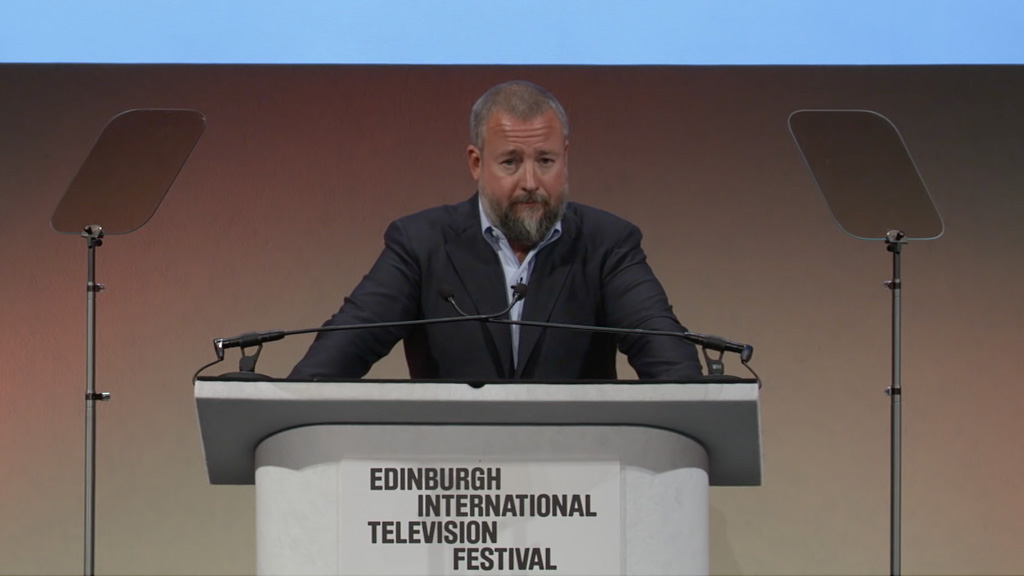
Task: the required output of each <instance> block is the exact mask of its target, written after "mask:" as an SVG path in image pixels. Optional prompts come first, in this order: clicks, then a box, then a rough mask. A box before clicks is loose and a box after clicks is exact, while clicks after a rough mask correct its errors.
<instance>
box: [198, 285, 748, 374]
mask: <svg viewBox="0 0 1024 576" xmlns="http://www.w3.org/2000/svg"><path fill="white" fill-rule="evenodd" d="M510 288H511V289H512V298H511V302H509V305H508V306H507V307H506V308H505V309H504V310H501V311H500V312H496V313H492V314H467V313H466V312H465V311H463V310H462V309H461V308H460V307H459V305H458V304H457V303H456V302H455V291H454V290H452V289H451V287H449V286H446V285H441V286H440V287H439V288H438V294H439V295H440V296H441V298H442V299H444V300H445V301H446V302H448V303H449V304H451V306H452V308H453V309H454V310H455V312H456V313H457V314H458V316H451V317H444V318H425V319H419V320H400V321H396V322H376V323H366V324H342V325H337V326H320V327H317V328H303V329H300V330H265V331H262V332H246V333H245V334H239V335H238V336H234V337H231V338H215V339H214V340H213V348H214V351H215V352H216V354H217V360H216V361H215V362H212V363H211V364H207V365H206V366H203V367H202V368H200V369H199V370H198V371H197V372H196V376H198V374H199V372H201V371H202V370H204V369H206V368H208V367H209V366H212V365H213V364H216V363H217V362H220V361H222V360H224V351H225V350H227V349H228V348H242V349H243V350H244V349H245V348H251V347H253V346H256V347H257V349H256V352H255V353H254V354H252V355H249V356H246V355H245V353H244V351H243V353H242V360H241V361H240V362H239V370H240V371H239V372H237V373H234V375H239V374H248V375H250V376H255V374H254V370H255V365H256V361H257V359H258V358H259V354H260V351H261V350H262V349H263V344H264V343H265V342H273V341H276V340H281V339H282V338H284V337H286V336H293V335H298V334H309V333H314V332H334V331H339V330H369V329H380V328H400V327H406V326H425V325H428V324H447V323H452V322H474V321H475V322H494V323H498V324H509V325H516V326H531V327H537V328H554V329H561V330H577V331H583V332H597V333H604V334H623V335H634V336H663V337H671V338H682V339H683V340H686V341H687V342H690V343H691V344H695V345H697V346H700V347H702V348H704V349H705V350H714V351H717V352H733V353H736V354H739V356H740V360H741V361H742V362H743V364H744V365H746V364H747V363H748V362H749V361H750V359H751V357H752V356H753V354H754V348H753V347H752V346H750V345H748V344H741V343H739V342H733V341H732V340H726V339H725V338H721V337H718V336H711V335H708V334H696V333H693V332H674V331H669V330H647V329H644V328H612V327H607V326H585V325H579V324H562V323H557V322H536V321H532V320H512V319H510V318H509V317H508V314H509V312H510V311H511V310H512V308H513V307H514V306H515V305H516V304H518V303H519V302H522V301H523V300H524V299H525V298H526V293H527V285H526V284H523V283H521V282H520V283H517V284H515V285H514V286H511V287H510ZM705 358H706V360H708V362H709V363H710V362H712V359H710V358H707V353H706V352H705ZM714 362H715V365H716V367H717V368H718V370H716V372H718V373H721V372H720V371H719V370H720V369H721V361H720V360H718V361H714ZM748 368H749V366H748ZM709 371H710V370H709ZM193 381H195V377H193Z"/></svg>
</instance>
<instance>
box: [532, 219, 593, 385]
mask: <svg viewBox="0 0 1024 576" xmlns="http://www.w3.org/2000/svg"><path fill="white" fill-rule="evenodd" d="M578 230H579V226H578V222H577V220H576V218H575V217H574V216H573V215H572V214H571V213H570V212H569V211H566V212H565V215H564V216H562V235H561V237H559V238H558V239H557V240H555V241H554V242H552V243H551V244H549V245H547V246H545V247H544V248H543V249H541V251H540V252H538V253H537V256H536V261H535V262H534V264H533V270H532V271H531V272H530V288H529V291H528V293H527V296H526V300H525V301H524V302H523V320H531V321H534V322H547V321H548V320H549V319H550V318H551V313H552V312H553V311H554V309H555V304H556V303H557V302H559V301H560V299H561V294H562V289H563V287H564V286H565V280H566V279H567V278H568V277H569V271H570V270H571V269H572V266H573V262H574V255H575V253H576V251H577V249H576V248H575V245H576V240H577V232H578ZM541 332H542V329H541V328H536V327H532V326H523V327H522V329H521V330H520V332H519V363H518V365H517V366H516V377H521V376H522V375H523V370H524V368H525V367H526V366H527V365H528V364H529V360H530V355H531V354H533V349H534V347H535V346H536V345H537V340H538V338H540V334H541Z"/></svg>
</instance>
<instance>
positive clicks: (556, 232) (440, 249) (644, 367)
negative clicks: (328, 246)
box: [289, 81, 700, 381]
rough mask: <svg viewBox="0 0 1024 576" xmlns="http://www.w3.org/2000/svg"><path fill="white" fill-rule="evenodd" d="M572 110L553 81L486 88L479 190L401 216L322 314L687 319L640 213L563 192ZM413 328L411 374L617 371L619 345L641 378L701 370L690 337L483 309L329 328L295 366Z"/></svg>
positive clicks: (360, 352)
mask: <svg viewBox="0 0 1024 576" xmlns="http://www.w3.org/2000/svg"><path fill="white" fill-rule="evenodd" d="M568 136H569V124H568V120H567V118H566V115H565V111H564V110H563V108H562V106H561V104H559V103H558V101H557V100H556V99H555V98H554V96H552V95H551V94H550V93H548V92H547V91H546V90H544V89H543V88H541V87H539V86H537V85H535V84H531V83H529V82H522V81H514V82H507V83H504V84H500V85H498V86H495V87H494V88H491V89H490V90H488V91H487V92H486V93H485V94H484V95H483V96H481V97H480V99H479V100H478V101H477V103H476V104H475V105H474V106H473V111H472V113H471V116H470V141H471V143H470V145H469V147H468V148H467V158H468V161H469V170H470V172H471V173H472V175H473V178H474V180H476V182H477V194H476V195H474V196H473V197H471V198H470V199H469V200H467V201H465V202H462V203H460V204H455V205H451V206H440V207H437V208H432V209H429V210H425V211H423V212H420V213H418V214H413V215H411V216H407V217H405V218H401V219H399V220H396V221H395V222H393V223H392V224H391V225H390V226H389V227H388V229H387V231H386V232H385V234H384V251H383V253H382V254H381V256H380V258H379V259H378V260H377V262H376V263H375V264H374V266H373V268H372V269H371V270H370V272H369V274H367V275H366V277H365V278H364V279H363V280H362V281H361V282H360V283H359V285H358V286H356V288H355V290H354V291H353V292H352V294H351V296H350V297H349V298H347V299H346V300H345V303H344V304H343V305H342V307H341V309H340V310H339V311H338V313H337V314H335V315H334V316H333V317H332V318H331V319H330V320H328V321H327V323H326V324H325V326H331V325H346V324H370V323H380V322H392V321H400V320H415V319H429V318H445V317H451V316H455V315H456V312H455V310H454V309H453V307H452V306H451V304H450V303H449V302H448V301H447V300H446V299H447V298H448V297H449V296H451V297H453V298H454V300H455V302H456V303H458V304H459V305H460V307H461V308H463V309H464V310H466V312H467V313H469V314H488V313H496V312H499V311H501V310H503V309H505V308H506V307H507V306H508V305H509V304H510V303H511V302H512V298H513V296H512V290H511V287H512V286H513V285H516V284H520V283H521V284H528V285H529V294H528V295H527V297H526V298H525V300H524V301H522V302H519V303H517V304H516V306H515V307H514V308H513V309H512V312H511V316H512V318H513V319H522V320H530V321H539V322H559V323H567V324H580V325H585V326H612V327H621V328H645V329H651V330H669V331H675V332H681V331H683V328H682V326H680V324H679V322H678V321H677V320H676V318H675V316H674V315H673V313H672V309H671V307H670V306H669V304H668V299H667V298H666V296H665V293H664V290H663V289H662V287H661V285H660V284H659V283H658V280H657V279H656V278H655V277H654V274H653V272H652V271H651V269H650V267H649V266H648V265H647V262H646V257H645V255H644V252H643V250H642V249H641V247H640V238H641V234H640V231H639V229H638V228H636V226H634V225H632V224H630V223H628V222H626V221H625V220H622V219H620V218H618V217H616V216H613V215H612V214H609V213H607V212H603V211H601V210H597V209H595V208H590V207H587V206H583V205H580V204H576V203H571V202H567V201H566V197H567V194H568V170H569V168H568V162H569V138H568ZM399 340H404V343H405V355H406V360H407V362H408V364H409V372H410V376H411V377H412V378H444V379H451V380H483V381H493V380H499V379H531V380H572V379H611V378H615V377H616V372H615V352H616V348H618V349H620V350H622V352H624V353H625V354H626V355H627V357H628V359H629V362H630V364H631V365H632V366H633V368H634V369H635V370H636V372H637V375H638V376H639V377H640V378H644V379H648V378H649V379H667V380H686V379H691V378H694V377H696V376H699V375H700V363H699V361H698V360H697V353H696V350H695V348H694V347H693V346H692V345H690V344H688V343H686V342H684V341H683V340H682V339H680V338H673V337H665V336H661V337H656V336H644V337H640V336H628V337H617V336H614V335H609V334H597V333H590V332H580V331H573V330H564V329H551V328H548V329H541V328H536V327H529V326H522V327H520V326H509V325H506V324H496V323H486V322H456V323H443V324H432V325H426V326H416V327H404V328H378V329H372V330H350V331H334V332H324V333H320V334H319V335H318V336H317V338H316V340H315V341H314V342H313V345H312V346H311V347H310V348H309V351H308V352H306V355H305V357H303V358H302V360H301V361H300V362H299V363H298V364H297V365H296V366H295V368H294V369H293V370H292V373H291V374H290V375H289V378H293V379H304V380H314V379H330V378H339V379H340V378H359V377H362V376H364V375H365V374H366V373H367V372H368V371H369V369H370V367H371V366H372V365H373V363H374V362H376V361H377V360H379V359H380V358H381V357H383V356H384V355H386V354H387V353H388V352H390V351H391V348H392V347H394V345H395V344H396V343H397V342H398V341H399Z"/></svg>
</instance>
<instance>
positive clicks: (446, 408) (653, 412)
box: [195, 379, 762, 486]
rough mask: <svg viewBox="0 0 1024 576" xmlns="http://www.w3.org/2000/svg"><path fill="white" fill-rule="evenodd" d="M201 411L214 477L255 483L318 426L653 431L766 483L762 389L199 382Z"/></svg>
mask: <svg viewBox="0 0 1024 576" xmlns="http://www.w3.org/2000/svg"><path fill="white" fill-rule="evenodd" d="M195 396H196V408H197V411H198V414H199V424H200V428H201V431H202V436H203V447H204V450H205V452H206V463H207V469H208V471H209V474H210V481H211V482H213V483H215V484H246V483H250V484H251V483H252V482H253V474H254V461H253V453H254V451H255V448H256V447H257V446H258V445H259V443H260V442H262V441H263V440H264V439H266V438H267V437H269V436H272V435H273V434H275V433H277V432H280V431H283V430H287V429H290V428H295V427H298V426H310V425H318V424H417V425H422V424H434V425H453V424H454V425H462V424H473V425H496V426H501V425H510V426H515V425H534V426H538V425H539V426H543V425H570V426H571V425H586V426H595V425H596V426H646V427H653V428H661V429H665V430H670V431H673V432H677V433H679V434H683V435H685V436H688V437H690V438H693V439H695V440H697V441H698V442H700V443H701V444H703V445H704V447H705V448H706V449H707V451H708V456H709V463H710V470H709V477H710V478H709V479H710V482H711V484H712V485H737V486H742V485H746V486H750V485H759V484H760V483H761V468H762V466H761V430H760V406H759V390H758V386H757V384H756V383H752V382H738V383H717V382H715V383H689V384H687V383H664V382H661V383H643V382H637V383H623V382H618V383H602V384H595V383H572V384H566V383H563V384H558V383H530V384H520V385H516V386H507V385H493V386H492V385H486V386H482V387H472V386H468V385H466V384H461V383H459V384H455V383H438V382H431V383H428V382H409V381H406V382H393V381H391V382H367V381H359V382H334V383H327V382H294V381H285V380H275V381H256V382H252V381H249V382H247V381H220V380H206V379H204V380H200V381H198V382H197V383H196V387H195Z"/></svg>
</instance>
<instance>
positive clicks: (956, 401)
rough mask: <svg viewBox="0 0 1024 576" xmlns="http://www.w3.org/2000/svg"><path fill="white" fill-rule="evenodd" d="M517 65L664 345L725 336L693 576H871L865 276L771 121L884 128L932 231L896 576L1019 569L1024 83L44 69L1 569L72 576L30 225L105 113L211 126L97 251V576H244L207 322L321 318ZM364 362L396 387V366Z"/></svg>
mask: <svg viewBox="0 0 1024 576" xmlns="http://www.w3.org/2000/svg"><path fill="white" fill-rule="evenodd" d="M517 77H518V78H527V79H531V80H534V81H536V82H539V83H541V84H543V85H546V86H548V87H549V88H550V89H551V90H552V91H554V92H555V93H556V94H557V95H559V96H560V98H561V99H562V100H563V102H564V103H565V105H566V107H567V108H568V110H569V114H570V117H571V120H572V136H571V140H572V153H571V177H570V181H571V188H572V192H571V195H572V197H573V199H575V200H578V201H581V202H586V203H589V204H592V205H595V206H598V207H601V208H604V209H607V210H610V211H613V212H616V213H618V214H620V215H622V216H624V217H626V218H628V219H630V220H632V221H634V222H635V223H637V224H639V225H640V226H641V227H642V228H643V229H644V231H645V233H646V236H645V248H646V250H647V252H648V255H649V257H650V261H651V263H652V264H653V266H654V268H655V270H656V272H657V273H658V274H659V276H660V278H661V279H662V281H663V283H664V285H665V287H666V289H667V291H668V293H669V295H670V297H671V298H672V300H673V303H674V305H675V309H676V311H677V313H678V315H679V316H680V318H681V319H682V320H683V322H684V323H685V324H686V325H687V326H688V327H689V328H691V329H693V330H697V331H704V332H712V333H717V334H722V335H724V336H728V337H731V338H734V339H737V340H740V341H744V342H751V343H753V344H754V345H755V348H756V354H755V356H754V366H755V367H756V368H757V369H758V370H759V372H760V373H761V375H762V377H763V378H764V380H765V387H764V390H763V404H762V416H763V435H764V458H765V475H764V479H765V481H764V485H763V486H761V487H757V488H718V489H713V490H712V510H711V531H712V540H711V549H712V563H711V565H712V569H713V571H714V572H715V573H716V574H882V573H887V571H888V538H889V531H888V502H889V500H888V494H889V493H888V489H889V483H888V482H889V476H888V463H889V443H888V442H889V402H888V399H887V397H886V396H885V395H884V393H883V389H884V388H885V387H886V386H887V385H888V383H889V350H890V340H889V330H890V316H889V313H890V312H889V311H890V308H889V306H890V294H889V292H888V291H887V290H886V289H885V288H884V287H883V286H882V282H883V281H884V280H886V279H888V278H889V275H890V272H891V260H890V257H889V254H888V253H887V252H886V251H885V248H884V246H883V245H881V244H878V243H872V242H866V241H859V240H854V239H852V238H850V237H848V236H846V235H844V234H843V233H842V232H841V231H839V229H837V228H836V227H835V225H834V224H833V223H832V221H831V218H830V216H829V213H828V211H827V209H826V207H825V204H824V202H823V201H822V200H821V199H820V198H819V196H818V193H817V191H816V190H815V188H814V185H813V182H812V180H811V178H810V176H809V174H808V172H807V169H806V168H805V167H804V165H803V162H802V160H801V158H800V156H799V154H798V153H797V150H796V147H795V146H794V144H793V142H792V140H791V138H790V136H789V133H788V130H787V126H786V118H787V115H788V114H789V112H791V111H792V110H794V109H797V108H870V109H874V110H877V111H878V112H881V113H883V114H885V115H887V116H888V117H889V118H891V119H892V120H893V122H895V123H896V125H897V126H899V127H900V128H901V130H902V133H903V136H904V139H905V141H906V143H907V145H908V147H909V148H910V150H911V152H912V154H913V156H914V158H915V159H916V161H917V163H918V167H919V169H920V172H921V175H922V176H923V178H924V180H925V182H926V183H927V185H928V186H929V188H930V190H931V194H932V196H933V198H934V200H935V203H936V205H937V206H938V208H939V210H940V211H941V213H942V214H943V216H944V218H945V221H946V234H945V236H944V237H942V238H940V239H939V240H936V241H932V242H922V243H915V244H912V245H910V246H908V247H907V248H906V250H905V252H904V262H903V277H904V281H905V284H904V292H903V295H904V316H903V320H904V340H903V344H904V347H903V351H904V356H903V370H904V372H903V373H904V379H903V385H904V388H905V392H906V393H905V396H904V398H905V402H904V459H903V462H904V485H903V486H904V501H903V504H904V525H903V526H904V529H903V556H904V562H903V567H904V572H905V573H907V574H938V573H943V574H979V573H991V574H997V573H998V574H1019V573H1022V572H1024V547H1022V546H1021V545H1020V539H1021V536H1022V528H1024V520H1022V519H1024V497H1022V495H1021V486H1022V482H1021V478H1022V476H1024V461H1022V458H1021V455H1020V449H1019V448H1016V447H1015V446H1017V444H1016V443H1017V442H1018V441H1019V440H1015V438H1017V439H1019V438H1021V437H1024V418H1021V417H1020V414H1019V412H1020V408H1021V406H1024V383H1022V382H1021V381H1020V374H1021V372H1022V367H1024V362H1022V360H1021V356H1020V353H1019V347H1020V345H1021V343H1022V342H1021V340H1022V338H1021V334H1022V332H1024V330H1022V328H1024V313H1022V312H1024V302H1022V298H1021V294H1022V290H1021V288H1022V286H1024V268H1022V266H1021V260H1022V259H1021V255H1022V253H1024V226H1021V223H1022V222H1024V194H1022V190H1024V171H1022V169H1021V167H1022V166H1024V147H1022V134H1024V107H1022V106H1021V103H1022V102H1024V69H1021V68H1018V67H968V68H962V67H902V68H874V67H848V68H823V67H799V68H770V67H768V68H746V67H728V68H690V67H671V68H644V67H640V68H618V67H562V68H550V67H529V68H518V67H401V66H392V67H346V66H338V67H319V66H296V67H262V66H245V67H243V66H239V67H221V66H65V65H45V66H21V65H7V66H0V234H2V236H0V272H2V282H0V572H2V573H12V574H13V573H22V574H64V573H67V574H73V573H76V572H80V570H81V558H82V534H83V529H82V476H83V472H82V468H83V447H82V443H83V440H82V438H83V421H84V418H83V400H82V394H83V391H84V359H85V297H84V295H85V286H84V284H85V274H86V269H85V262H86V260H85V258H86V250H85V243H84V241H83V240H82V239H80V238H78V237H74V236H63V235H59V234H57V233H54V232H53V231H51V230H50V228H49V224H48V222H49V219H50V215H51V213H52V211H53V209H54V208H55V207H56V205H57V203H58V202H59V201H60V198H61V196H62V194H63V193H64V190H65V189H66V187H67V185H68V184H69V182H70V181H71V179H72V177H73V176H74V174H75V172H76V171H77V168H78V167H79V165H80V164H81V162H82V161H83V160H84V158H85V156H86V154H87V153H88V151H89V149H90V147H91V145H92V143H93V141H94V139H95V138H96V136H97V135H98V133H99V132H100V130H101V129H102V127H103V125H104V124H105V123H106V122H107V120H108V119H109V118H110V117H112V116H113V115H115V114H117V113H118V112H120V111H122V110H124V109H128V108H135V107H194V108H198V109H200V110H202V111H203V112H204V113H205V114H206V116H207V118H208V127H207V130H206V133H205V134H204V136H203V138H202V140H201V141H200V142H199V145H198V146H197V148H196V150H195V152H194V153H193V155H192V157H191V158H190V160H189V162H188V164H187V165H186V167H185V168H184V170H183V171H182V173H181V175H180V177H179V178H178V180H177V182H176V184H175V185H174V186H173V188H172V189H171V190H170V192H169V193H168V195H167V198H166V199H165V201H164V203H163V205H162V206H161V208H160V210H159V211H158V213H157V214H156V216H155V217H154V218H153V220H152V221H151V222H150V223H149V224H148V225H147V226H146V227H144V228H143V229H141V230H139V231H137V232H135V233H133V234H130V235H127V236H118V237H110V238H108V240H107V241H106V242H105V243H104V245H103V246H102V247H101V248H100V249H99V254H98V264H97V274H98V278H97V279H98V281H99V282H101V283H104V284H106V285H107V287H108V289H107V291H105V292H103V293H101V294H100V296H99V305H98V347H99V348H98V349H99V353H98V369H97V378H98V382H99V390H101V391H107V392H110V393H112V395H113V400H112V401H111V402H110V403H107V404H104V405H101V406H100V408H99V440H98V446H99V459H98V495H97V508H98V517H97V552H96V558H97V563H96V568H97V571H98V572H100V573H110V574H245V573H251V572H252V571H253V569H254V558H253V556H254V550H253V546H254V534H253V492H252V489H251V487H225V486H210V485H209V484H208V482H207V479H206V472H205V469H204V465H203V461H202V451H201V446H200V442H199V437H198V429H197V424H196V417H195V413H194V406H193V400H192V387H191V384H190V378H191V375H192V372H193V371H194V370H195V369H196V368H198V367H199V366H200V365H201V364H203V363H205V362H207V361H209V360H212V358H213V349H212V346H211V339H212V338H214V337H218V336H231V335H234V334H237V333H239V332H244V331H249V330H254V329H269V328H299V327H307V326H313V325H318V324H319V323H320V322H322V321H323V319H324V318H326V317H327V316H328V315H330V314H331V313H333V312H334V310H335V309H336V308H337V306H338V305H339V304H340V302H341V299H342V297H343V296H344V295H346V294H347V293H348V291H349V290H350V289H351V288H352V287H353V285H354V284H355V283H356V282H357V281H358V279H359V278H360V277H361V275H362V274H363V273H364V272H365V271H366V270H367V269H368V267H369V266H370V264H371V263H372V262H373V260H374V258H375V257H376V255H377V253H378V251H379V250H380V248H381V244H382V242H381V235H382V233H383V230H384V228H385V226H386V224H387V223H388V222H389V221H390V220H391V219H393V218H396V217H398V216H401V215H403V214H406V213H409V212H411V211H414V210H418V209H421V208H425V207H428V206H432V205H435V204H439V203H449V202H457V201H460V200H462V199H464V198H466V197H468V196H469V195H470V193H471V192H472V180H471V179H470V177H469V174H468V172H467V169H466V162H465V145H466V140H467V136H466V132H467V127H466V124H467V120H466V116H467V114H468V109H469V107H470V105H471V104H472V102H473V100H474V99H475V98H476V96H477V95H479V94H480V93H481V92H482V91H483V90H484V89H486V88H487V87H488V86H490V85H492V84H494V83H496V82H498V81H502V80H505V79H509V78H517ZM310 341H311V337H305V338H302V337H299V338H293V339H289V340H285V341H282V342H278V343H275V344H272V345H270V346H268V347H267V349H266V350H265V351H264V354H263V359H262V361H261V364H260V369H261V371H263V372H265V373H268V374H271V375H276V376H283V375H284V374H286V373H287V371H288V370H289V368H290V367H291V365H292V364H293V363H294V362H295V361H297V360H298V358H299V357H300V356H301V354H302V352H303V350H304V349H305V347H306V346H308V344H309V342H310ZM236 359H237V353H235V352H233V353H232V354H231V355H230V356H229V362H232V363H233V362H234V361H235V360H236ZM730 366H731V368H732V371H733V372H734V373H742V371H741V369H740V368H739V366H738V365H737V363H736V362H735V360H733V361H732V363H731V365H730ZM221 367H223V370H222V371H227V370H229V369H233V366H225V365H223V364H222V365H221V366H218V367H217V368H218V369H219V368H221ZM212 372H213V373H217V371H216V370H213V371H212ZM622 374H623V376H630V375H631V373H630V372H629V371H628V368H625V365H623V372H622ZM371 375H373V376H377V377H389V378H401V377H405V376H406V375H407V374H406V371H405V367H404V361H403V359H402V358H401V353H400V347H399V350H398V351H396V354H393V355H392V356H391V357H389V358H387V359H386V360H385V361H383V362H382V363H381V364H380V365H378V367H376V368H375V369H374V371H373V372H372V374H371Z"/></svg>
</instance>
